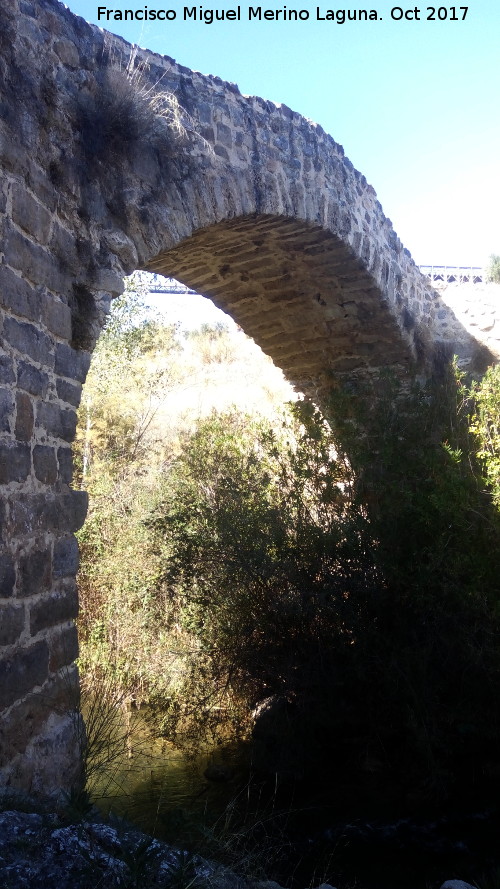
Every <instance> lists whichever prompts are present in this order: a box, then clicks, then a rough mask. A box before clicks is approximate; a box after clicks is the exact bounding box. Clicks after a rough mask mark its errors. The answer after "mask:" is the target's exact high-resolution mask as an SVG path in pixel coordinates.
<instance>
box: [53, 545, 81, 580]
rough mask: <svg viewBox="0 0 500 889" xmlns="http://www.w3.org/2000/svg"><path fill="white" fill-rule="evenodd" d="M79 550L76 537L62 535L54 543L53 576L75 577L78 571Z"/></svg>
mask: <svg viewBox="0 0 500 889" xmlns="http://www.w3.org/2000/svg"><path fill="white" fill-rule="evenodd" d="M78 562H79V552H78V541H77V539H76V537H64V538H63V539H62V540H58V541H57V543H55V544H54V560H53V575H54V577H75V575H76V572H77V571H78Z"/></svg>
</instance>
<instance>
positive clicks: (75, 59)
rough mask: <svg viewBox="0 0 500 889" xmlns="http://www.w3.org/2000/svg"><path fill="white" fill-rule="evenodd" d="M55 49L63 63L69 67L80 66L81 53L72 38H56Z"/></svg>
mask: <svg viewBox="0 0 500 889" xmlns="http://www.w3.org/2000/svg"><path fill="white" fill-rule="evenodd" d="M54 50H55V52H56V53H57V55H58V56H59V58H60V59H61V62H62V63H63V65H67V66H68V68H78V67H79V65H80V54H79V52H78V50H77V48H76V46H75V44H74V43H73V42H72V41H71V40H64V39H61V40H56V42H55V43H54Z"/></svg>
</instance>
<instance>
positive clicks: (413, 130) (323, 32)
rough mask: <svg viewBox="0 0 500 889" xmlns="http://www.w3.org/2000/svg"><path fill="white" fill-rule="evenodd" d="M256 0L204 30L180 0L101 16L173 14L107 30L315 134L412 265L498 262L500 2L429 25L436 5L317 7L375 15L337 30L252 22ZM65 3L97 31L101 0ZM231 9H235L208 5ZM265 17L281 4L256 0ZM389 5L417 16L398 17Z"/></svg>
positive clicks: (483, 1) (305, 3) (130, 3)
mask: <svg viewBox="0 0 500 889" xmlns="http://www.w3.org/2000/svg"><path fill="white" fill-rule="evenodd" d="M427 2H429V0H427ZM441 2H442V0H441ZM460 2H467V0H460ZM254 4H256V5H258V0H249V2H242V3H240V6H241V10H242V20H241V21H239V22H237V21H232V22H214V23H213V24H211V25H207V24H204V23H203V22H200V21H198V22H194V21H191V20H189V21H184V20H183V14H182V11H183V8H184V3H181V2H177V0H148V2H146V3H144V2H139V0H109V6H107V8H108V9H122V10H123V9H134V10H140V9H144V7H145V6H148V7H149V8H150V9H153V8H154V9H173V10H174V11H176V13H177V18H176V20H175V21H172V22H165V23H163V22H162V23H159V22H148V23H145V24H144V26H141V24H140V23H129V22H127V23H124V22H119V21H109V22H108V24H107V25H106V27H107V29H108V30H110V31H112V32H114V33H116V34H120V35H122V36H123V37H125V38H126V39H127V40H129V41H131V42H135V43H138V44H140V45H141V46H145V47H147V48H148V49H151V50H154V51H155V52H158V53H163V54H165V55H169V56H171V57H173V58H175V59H176V60H177V61H178V62H180V63H181V64H183V65H186V66H187V67H189V68H193V69H195V70H197V71H201V72H203V73H204V74H217V75H219V76H220V77H222V78H223V79H224V80H229V81H232V82H233V83H237V84H238V86H239V88H240V90H241V91H242V92H243V93H244V94H247V95H260V96H263V97H264V98H267V99H272V100H273V101H275V102H284V103H285V104H286V105H289V106H290V107H291V108H293V109H294V110H295V111H299V112H300V113H301V114H303V115H305V116H306V117H309V118H311V119H312V120H315V121H316V122H317V123H319V124H321V126H322V127H323V128H324V129H325V130H327V131H328V132H329V133H331V135H332V136H333V138H334V139H335V140H336V141H337V142H340V143H341V144H342V145H343V146H344V149H345V151H346V154H347V156H348V157H349V158H350V159H351V161H352V162H353V163H354V165H355V166H356V167H357V168H358V169H359V170H361V172H362V173H364V175H365V176H366V177H367V179H368V181H369V182H370V183H371V184H372V185H373V186H374V188H375V190H376V191H377V195H378V198H379V200H380V202H381V203H382V206H383V208H384V211H385V213H386V215H387V216H389V217H390V218H391V219H392V222H393V225H394V227H395V229H396V231H397V232H398V234H399V236H400V237H401V239H402V241H403V243H404V244H405V246H406V247H408V249H409V250H410V251H411V253H412V255H413V257H414V259H415V261H416V262H417V263H419V264H424V263H434V264H443V263H447V264H454V263H455V264H460V265H469V264H471V265H481V264H483V263H485V262H486V261H487V259H488V256H489V255H490V254H491V253H493V252H494V253H500V176H499V166H500V120H499V117H500V115H499V110H498V109H499V104H500V2H499V0H470V2H469V6H468V11H467V14H466V18H465V20H463V21H462V20H461V19H462V15H463V12H462V9H463V8H462V7H459V6H454V7H453V6H443V7H439V6H437V5H436V7H434V8H435V9H436V13H435V20H434V21H427V20H426V19H427V16H428V15H430V14H431V13H430V10H431V9H432V7H428V6H427V5H420V6H415V5H414V0H413V5H412V4H410V3H406V4H403V5H402V6H400V7H399V6H398V7H396V6H394V5H393V0H389V2H387V0H368V2H365V0H353V2H352V3H350V4H347V3H343V4H342V5H339V4H336V3H335V2H334V0H327V2H326V3H320V7H319V8H320V14H321V15H325V13H326V10H327V9H329V8H333V9H335V10H339V9H351V10H354V9H356V10H358V9H360V8H364V9H374V10H376V11H377V13H378V15H379V17H381V20H378V21H373V20H372V21H366V22H364V21H351V22H345V23H344V24H340V23H337V22H332V21H318V20H316V2H314V5H313V3H312V2H310V0H301V2H299V3H294V2H293V0H291V2H288V3H287V8H288V9H305V10H308V11H309V12H310V18H309V20H307V21H299V22H289V21H287V22H282V21H269V20H267V21H261V22H259V21H255V20H254V21H251V22H249V21H247V20H246V18H247V10H248V6H249V5H252V6H253V5H254ZM67 5H68V6H69V8H70V9H71V10H72V11H73V12H75V13H77V14H78V15H82V16H83V17H84V18H86V19H87V21H90V22H93V23H94V24H98V18H97V10H98V6H102V5H103V2H102V0H101V2H99V3H97V2H94V0H69V2H68V4H67ZM187 5H188V6H191V5H192V3H191V2H190V0H188V3H187ZM235 7H236V3H233V2H231V0H221V2H218V3H215V2H214V3H213V4H211V3H210V0H209V2H207V3H205V4H204V5H203V8H204V9H212V8H217V9H234V8H235ZM198 8H199V4H198ZM262 8H263V9H264V8H265V9H283V8H284V6H281V7H280V6H277V5H276V6H274V5H272V4H271V2H268V3H267V5H266V2H265V0H264V5H263V7H262ZM392 9H395V10H396V12H395V15H396V16H399V15H400V12H398V10H403V11H406V10H408V11H409V15H411V16H413V18H412V19H409V20H407V19H405V18H402V19H401V20H400V21H395V20H393V19H392V18H391V10H392ZM415 10H420V12H419V20H416V19H415ZM438 10H441V12H440V14H441V16H442V17H443V20H441V21H440V20H439V19H438ZM452 10H455V15H456V17H457V18H458V21H453V20H452V18H451V17H452V15H453V12H452ZM445 12H446V19H444V15H445ZM100 24H101V26H102V25H103V21H101V23H100Z"/></svg>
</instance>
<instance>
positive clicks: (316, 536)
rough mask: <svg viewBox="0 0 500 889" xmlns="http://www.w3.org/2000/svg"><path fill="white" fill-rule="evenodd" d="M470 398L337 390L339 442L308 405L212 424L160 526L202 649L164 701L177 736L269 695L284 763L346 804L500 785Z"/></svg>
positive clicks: (488, 547)
mask: <svg viewBox="0 0 500 889" xmlns="http://www.w3.org/2000/svg"><path fill="white" fill-rule="evenodd" d="M466 396H467V393H466V390H465V389H464V386H463V382H462V381H461V380H460V378H457V377H455V376H453V375H451V376H450V377H449V378H448V379H447V380H446V381H445V382H443V383H442V384H441V385H440V386H433V387H429V388H428V389H418V388H415V389H414V390H413V391H411V392H409V393H408V392H406V393H404V392H402V391H401V389H400V388H399V387H398V385H397V383H396V381H394V380H391V379H389V378H387V379H386V380H385V381H383V382H382V383H381V384H380V387H379V390H378V392H377V398H376V399H374V398H373V392H371V391H363V390H362V389H359V390H358V393H357V395H356V396H353V393H352V391H351V392H350V394H349V398H348V404H347V402H346V401H345V393H337V395H336V397H335V398H334V399H333V400H332V415H334V416H336V417H339V418H341V419H340V420H339V422H338V428H337V430H336V433H337V434H336V440H335V439H334V437H333V435H332V432H331V430H330V429H329V427H328V425H327V424H325V422H324V421H323V420H322V419H321V418H320V416H319V415H318V414H317V412H316V411H314V410H312V409H308V408H307V406H306V405H305V404H302V405H300V406H299V407H296V408H295V412H296V415H297V416H296V422H295V423H292V422H291V421H288V423H287V424H285V426H284V427H283V430H282V432H281V434H279V435H278V434H276V432H275V431H273V430H272V429H270V428H265V427H263V426H260V427H259V428H255V427H253V428H252V427H251V426H250V425H249V424H248V422H245V421H244V420H241V419H235V418H234V417H228V416H225V417H221V418H216V417H212V418H211V419H210V420H209V421H208V422H206V423H204V424H202V425H200V426H199V427H198V430H197V432H196V433H195V434H194V436H193V437H192V438H190V439H189V440H188V441H186V444H185V447H184V450H183V453H182V454H181V456H180V458H179V460H178V461H177V463H176V464H175V466H174V471H173V474H172V475H171V477H170V478H169V480H168V481H167V482H166V496H165V498H164V501H163V505H162V507H161V509H160V510H159V511H158V512H157V514H156V517H155V519H154V521H153V524H152V526H153V529H154V531H155V534H156V536H157V541H158V544H157V545H158V551H159V554H160V555H161V557H162V558H163V559H164V561H165V569H164V573H163V583H164V592H165V589H166V598H167V601H168V602H169V608H168V620H169V621H170V624H169V626H171V627H173V626H174V625H175V626H176V627H178V629H179V632H181V633H182V634H183V635H184V640H185V650H186V669H185V675H184V682H183V684H182V686H181V687H180V688H179V689H178V693H177V694H175V695H170V697H169V699H168V700H163V701H161V700H159V702H158V703H159V706H163V707H165V708H166V711H167V718H166V720H165V726H166V730H167V731H169V732H171V733H172V732H173V733H175V732H177V733H178V734H184V735H185V736H186V735H187V736H188V738H190V740H191V742H192V743H196V739H198V740H199V738H200V735H201V734H202V733H203V731H205V732H206V733H212V735H213V736H214V737H219V738H223V737H224V732H226V731H227V728H228V724H231V725H232V731H238V730H240V731H244V730H245V728H248V718H249V715H250V713H251V711H252V710H253V709H254V708H255V707H256V706H257V705H259V704H262V702H263V701H267V704H266V707H265V709H266V708H267V710H268V713H270V719H268V720H267V721H268V727H267V728H266V731H265V733H264V734H265V738H266V739H265V751H264V757H265V758H266V759H267V768H268V770H269V771H274V772H278V773H281V774H282V775H285V774H289V775H294V776H295V777H297V776H302V777H304V778H306V777H307V779H308V782H311V780H313V779H319V780H320V781H321V783H322V784H323V785H325V786H326V785H328V786H329V787H330V788H331V789H333V787H335V792H336V793H337V796H338V797H341V795H342V792H343V791H342V788H343V789H344V792H345V793H347V795H349V794H351V795H352V792H353V788H356V793H358V794H362V793H372V794H374V796H375V797H376V796H377V795H379V794H380V792H381V790H382V788H383V792H384V794H385V795H386V797H390V796H391V794H393V795H395V796H396V797H399V798H400V799H401V798H403V797H404V796H405V795H406V794H410V793H413V794H415V793H418V794H424V795H427V796H436V795H437V796H444V797H447V796H449V795H450V794H452V793H453V792H454V788H455V787H456V786H458V785H460V788H461V792H462V793H464V794H465V793H466V792H467V791H471V792H472V791H473V790H474V789H475V790H477V789H478V787H479V786H480V785H482V788H483V790H484V789H485V787H486V786H487V784H488V780H489V779H488V777H487V771H488V770H489V769H493V768H494V763H495V762H496V757H497V752H496V742H495V738H497V737H498V732H499V731H500V708H499V705H498V696H497V693H496V685H497V681H498V675H499V669H500V661H499V651H498V645H497V642H496V633H497V632H498V629H499V627H498V607H497V600H498V591H499V590H498V577H499V576H500V572H499V569H500V565H499V557H498V535H499V527H498V518H497V517H496V516H495V515H494V514H493V513H492V512H491V509H490V505H491V503H490V500H489V498H487V497H485V495H484V492H483V489H482V486H481V483H480V479H479V478H478V475H477V473H476V472H475V471H473V466H474V464H473V448H471V442H470V435H469V431H468V404H469V403H468V400H467V397H466ZM339 440H341V441H342V443H343V445H344V446H345V448H346V450H347V452H348V453H349V454H350V456H352V461H353V465H354V467H355V475H354V477H353V475H352V473H351V470H350V467H349V464H348V462H347V461H346V460H345V459H342V458H341V457H340V456H339V454H341V453H342V451H341V450H339V445H338V443H337V442H338V441H339ZM189 640H191V642H190V643H189ZM245 719H246V722H245ZM269 723H270V724H269ZM360 775H361V776H363V780H360ZM467 776H469V777H470V776H473V777H471V780H470V782H469V784H468V786H467V788H465V785H466V784H467Z"/></svg>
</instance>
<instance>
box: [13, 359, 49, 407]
mask: <svg viewBox="0 0 500 889" xmlns="http://www.w3.org/2000/svg"><path fill="white" fill-rule="evenodd" d="M17 385H18V387H19V388H20V389H24V390H25V391H26V392H29V393H30V395H38V396H40V397H42V398H43V397H44V396H45V395H46V393H47V389H48V385H49V378H48V376H47V374H46V373H44V372H43V371H41V370H38V368H37V367H34V365H33V364H29V363H28V362H27V361H20V362H19V364H18V367H17Z"/></svg>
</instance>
